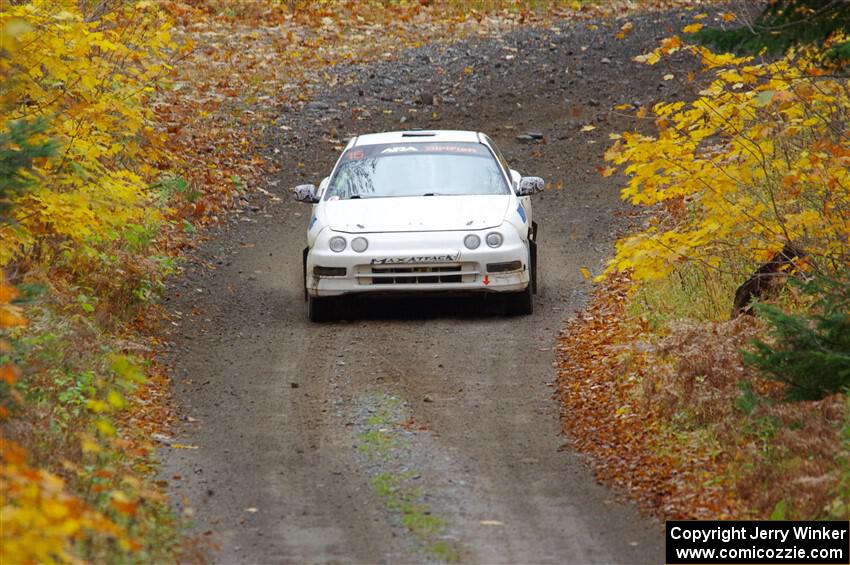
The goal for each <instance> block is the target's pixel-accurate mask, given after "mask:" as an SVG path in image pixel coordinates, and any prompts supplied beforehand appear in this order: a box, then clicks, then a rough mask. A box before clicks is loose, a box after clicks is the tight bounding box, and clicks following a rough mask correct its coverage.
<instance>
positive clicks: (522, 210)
mask: <svg viewBox="0 0 850 565" xmlns="http://www.w3.org/2000/svg"><path fill="white" fill-rule="evenodd" d="M516 213H517V214H519V217H520V218H522V223H523V224H525V223H527V222H528V216H526V215H525V208H523V207H522V204H520V205H519V206H517V207H516Z"/></svg>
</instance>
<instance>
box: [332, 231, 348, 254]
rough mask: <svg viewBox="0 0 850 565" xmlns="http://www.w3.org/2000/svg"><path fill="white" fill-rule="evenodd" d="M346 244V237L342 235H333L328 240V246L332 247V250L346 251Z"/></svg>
mask: <svg viewBox="0 0 850 565" xmlns="http://www.w3.org/2000/svg"><path fill="white" fill-rule="evenodd" d="M345 245H346V243H345V238H344V237H340V236H338V235H337V236H334V237H332V238H331V240H330V241H329V242H328V247H330V248H331V251H336V252H337V253H339V252H340V251H344V250H345Z"/></svg>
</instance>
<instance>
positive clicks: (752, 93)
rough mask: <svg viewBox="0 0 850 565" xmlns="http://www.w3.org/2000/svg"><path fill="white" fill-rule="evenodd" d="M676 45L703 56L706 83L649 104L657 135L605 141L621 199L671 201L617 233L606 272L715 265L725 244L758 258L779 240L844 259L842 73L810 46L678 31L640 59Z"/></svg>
mask: <svg viewBox="0 0 850 565" xmlns="http://www.w3.org/2000/svg"><path fill="white" fill-rule="evenodd" d="M682 49H684V50H687V51H689V52H690V53H692V54H693V55H695V56H697V57H699V58H700V59H701V60H702V63H703V65H704V67H705V68H706V70H707V71H708V72H710V73H711V74H712V76H711V79H712V80H711V82H710V84H708V85H707V86H706V88H704V89H703V90H702V91H701V92H700V93H699V97H698V98H697V99H696V100H694V101H692V102H687V103H686V102H682V101H678V102H673V103H659V104H656V105H655V107H654V108H653V110H654V114H655V118H656V120H655V121H656V125H657V135H642V134H639V133H635V132H627V133H624V134H623V135H622V137H621V138H620V139H618V141H617V142H616V144H615V145H614V146H613V147H611V148H610V149H609V150H608V152H607V153H606V159H607V160H609V161H612V162H613V163H615V164H616V165H620V166H621V167H622V170H623V172H625V173H626V175H628V177H629V180H628V184H627V185H626V187H625V188H624V189H623V190H622V197H623V199H624V200H627V201H628V202H630V203H631V204H633V205H637V206H645V207H652V206H657V205H664V206H665V207H666V208H667V210H668V211H669V212H670V213H669V214H667V215H665V216H663V219H662V218H660V217H656V218H655V220H654V222H652V223H651V225H649V226H647V227H646V229H644V230H643V231H641V232H639V233H637V234H635V235H632V236H629V237H626V238H624V239H622V240H621V241H619V242H618V243H617V249H616V256H615V257H614V259H613V260H612V261H611V262H610V263H609V265H608V268H607V271H606V273H610V272H613V271H626V270H632V271H633V276H634V278H635V279H636V280H652V279H658V278H663V277H665V276H666V275H668V274H669V273H671V272H672V271H673V270H674V269H675V268H676V266H677V265H680V264H682V263H684V262H694V263H698V264H700V265H701V266H703V267H705V268H709V269H720V268H721V263H725V261H724V260H723V258H724V257H726V258H728V257H729V256H730V255H731V256H734V257H736V258H738V259H741V260H743V261H744V262H746V261H753V262H757V261H765V260H767V259H768V258H769V257H771V256H772V255H773V254H774V253H775V252H777V251H778V250H780V249H782V247H783V245H784V244H785V243H786V242H787V243H792V244H794V245H796V246H797V247H799V248H802V249H803V250H804V251H805V252H806V255H807V261H808V263H809V266H810V267H811V268H813V269H824V270H827V271H829V270H833V269H835V268H836V267H838V266H841V265H847V264H848V262H850V80H848V79H847V78H846V77H845V78H841V77H840V76H833V75H831V74H830V73H828V72H827V71H824V70H823V69H821V68H819V67H818V66H817V65H816V64H815V63H814V57H812V56H810V54H809V53H807V52H798V53H793V52H792V53H789V54H788V55H787V56H785V57H784V58H781V59H779V60H777V61H774V62H760V63H757V62H755V60H754V59H753V58H751V57H738V56H735V55H731V54H717V53H713V52H711V51H710V50H708V49H705V48H703V47H698V46H689V45H683V44H682V42H681V41H680V40H679V39H678V38H673V39H669V40H665V42H664V43H663V44H662V46H661V47H659V49H657V50H656V51H654V52H653V53H650V54H649V55H646V56H642V57H640V58H639V60H640V61H642V62H645V63H647V64H654V63H656V62H657V61H658V60H659V59H660V58H661V57H663V56H664V55H666V54H669V53H672V52H675V51H678V50H682Z"/></svg>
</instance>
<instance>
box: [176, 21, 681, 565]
mask: <svg viewBox="0 0 850 565" xmlns="http://www.w3.org/2000/svg"><path fill="white" fill-rule="evenodd" d="M632 20H633V21H634V23H635V27H634V31H633V32H632V34H631V35H630V36H629V37H627V38H626V39H625V40H623V41H617V40H615V39H614V33H615V31H616V29H617V28H618V27H619V25H620V24H619V23H615V26H614V27H613V28H604V27H602V28H600V29H597V30H590V29H588V28H587V27H586V26H585V25H583V24H571V23H569V22H564V23H563V24H562V25H561V26H560V27H561V31H553V30H551V29H550V30H546V31H545V32H532V31H529V30H518V31H516V32H512V33H511V34H508V35H507V36H505V37H504V38H502V39H501V40H479V41H472V42H461V43H457V44H453V45H450V46H442V47H436V46H426V47H422V48H419V49H415V50H410V51H405V52H403V53H401V54H400V55H399V58H398V60H394V61H383V62H378V63H374V64H372V65H369V66H365V67H348V68H340V69H338V72H340V73H342V74H344V75H345V76H347V77H348V79H349V80H347V81H343V80H341V81H340V82H339V83H340V84H345V83H346V82H348V83H349V84H348V85H347V86H340V87H338V88H335V89H331V90H329V91H328V92H324V93H322V96H321V98H319V99H317V103H314V104H312V105H310V106H308V107H306V108H301V109H299V108H284V109H281V112H280V115H281V117H280V121H279V123H278V124H277V125H278V126H282V127H275V126H272V127H271V128H269V130H270V131H271V132H272V133H271V134H269V135H270V137H269V140H268V141H269V147H270V151H271V150H274V149H276V150H277V151H276V152H274V153H271V152H270V157H272V158H274V159H276V160H278V161H279V162H280V163H281V165H282V171H281V172H280V173H279V174H278V175H276V176H275V177H274V178H269V179H268V183H269V184H268V186H267V187H266V188H267V189H268V190H269V191H271V192H272V193H274V194H276V195H277V197H278V198H275V199H270V198H267V197H260V196H259V195H258V197H257V198H256V199H255V200H254V201H252V202H251V205H250V206H246V207H245V209H244V211H243V212H241V213H240V214H237V215H235V216H234V217H232V218H231V220H230V222H229V223H228V224H227V225H225V226H223V227H222V228H220V229H219V230H218V233H216V234H215V236H214V237H213V238H212V239H211V240H210V241H208V242H206V243H204V244H203V245H201V247H200V249H199V250H198V252H197V253H196V254H195V257H194V261H193V262H192V263H191V264H190V265H188V266H187V269H186V272H185V273H184V274H183V275H182V276H181V278H180V279H178V280H175V281H173V283H172V284H171V287H170V288H169V290H168V293H167V306H168V308H169V309H170V310H171V311H172V312H174V313H175V316H177V317H180V319H181V322H180V326H179V328H178V329H177V330H175V332H174V335H173V336H172V338H171V339H172V341H173V348H172V352H171V354H170V360H171V362H172V363H173V365H174V370H173V379H174V395H175V398H176V399H177V403H178V405H179V407H180V410H181V413H182V414H183V415H184V418H183V420H184V423H183V424H181V426H180V429H178V430H175V439H174V441H175V442H179V443H181V444H183V445H190V446H196V447H197V449H173V448H163V449H162V450H161V454H162V458H163V466H162V470H161V476H162V478H163V479H165V480H168V481H169V484H170V486H169V488H170V490H171V493H172V495H173V499H174V500H175V504H176V505H177V506H179V507H183V506H184V505H185V506H189V507H191V508H192V509H193V512H194V526H193V531H195V532H197V533H198V534H204V533H206V534H207V535H201V538H202V539H209V540H211V544H210V548H208V551H207V553H208V555H207V558H208V559H209V560H210V561H212V562H217V563H290V562H313V563H316V562H318V563H325V562H355V563H381V562H388V563H396V562H410V561H414V562H432V561H434V560H435V559H437V558H438V557H439V556H436V557H435V555H434V554H432V553H428V552H427V551H424V550H423V547H422V545H423V543H422V541H421V540H417V539H416V537H415V536H413V535H411V534H410V533H409V531H408V528H406V527H405V526H404V525H403V524H402V523H401V520H400V517H399V513H398V512H397V511H396V510H393V509H392V508H391V507H390V505H388V504H387V500H386V498H385V497H382V496H379V494H378V493H377V492H376V489H375V486H374V485H375V483H374V480H375V477H376V476H378V475H379V474H380V473H382V472H386V470H385V469H381V465H382V463H380V461H379V462H377V463H376V462H375V461H372V460H370V459H369V458H367V457H365V456H364V453H363V451H362V450H361V449H359V448H358V446H359V445H361V444H362V437H363V436H362V431H363V429H364V425H366V424H364V422H366V421H370V420H369V417H370V415H374V414H375V413H376V411H378V410H379V409H380V407H379V404H380V402H381V399H386V398H393V399H397V400H398V401H399V402H401V403H402V404H403V406H404V410H405V411H406V413H405V417H406V418H407V419H408V420H407V421H408V423H415V424H414V425H413V427H412V428H411V426H408V428H411V429H412V431H402V432H399V431H395V432H392V433H396V434H401V435H403V436H404V437H403V438H401V439H402V440H403V441H404V442H406V445H408V447H409V449H407V450H406V451H399V452H397V453H394V454H392V457H389V458H387V460H388V463H386V464H387V465H391V466H392V470H393V472H395V471H396V470H398V469H403V470H404V472H405V473H407V474H406V475H405V476H406V477H413V478H414V479H415V480H416V481H418V483H417V484H418V485H420V486H419V487H417V488H418V491H417V492H419V493H420V494H421V497H422V499H423V500H424V502H425V503H427V507H428V509H429V510H428V513H429V515H431V514H433V515H434V516H438V517H439V518H440V520H441V522H442V523H443V524H444V528H443V530H442V531H441V533H440V536H441V538H440V539H441V540H443V541H446V542H447V543H450V544H451V546H452V547H453V548H455V549H456V551H457V557H458V558H459V559H460V561H462V562H474V563H496V562H511V563H615V562H616V563H661V562H662V559H663V557H662V546H663V541H662V529H661V526H660V524H658V523H657V522H655V521H652V520H651V519H648V518H645V517H641V516H640V515H639V514H638V512H637V511H636V510H635V509H634V508H632V507H630V506H629V505H626V504H623V503H621V502H618V501H617V500H616V497H615V495H614V494H613V493H612V492H611V491H610V490H608V489H606V488H604V487H602V486H600V485H598V484H597V483H596V482H595V480H594V478H593V476H592V474H591V472H590V471H589V470H588V469H587V467H586V466H585V465H584V464H583V462H582V461H581V458H580V457H579V456H578V455H576V454H574V453H573V452H571V451H570V449H569V448H568V447H566V446H565V444H566V443H567V439H566V438H564V437H563V436H561V435H560V431H559V420H558V418H559V406H558V404H557V402H556V401H555V400H553V399H552V392H553V391H552V389H551V388H550V386H549V383H550V382H551V381H552V380H553V379H554V369H553V362H554V361H555V354H554V353H553V347H554V345H555V341H556V338H557V335H558V332H559V330H560V328H561V326H562V323H563V321H564V320H565V319H566V318H569V317H570V316H572V315H574V313H575V311H576V310H579V309H580V308H581V306H582V304H583V303H584V301H585V300H586V297H587V293H588V291H589V285H588V284H587V282H585V281H584V280H583V278H582V276H581V273H580V267H582V266H589V267H591V269H595V270H598V269H599V267H600V265H601V261H602V260H604V258H605V256H606V254H607V253H609V250H610V249H611V247H610V246H611V242H612V239H613V237H615V235H616V233H617V231H618V230H619V229H621V228H622V227H623V220H621V219H618V218H619V216H618V214H617V212H619V211H622V207H621V205H620V204H619V199H618V195H617V191H616V187H617V184H616V183H617V179H616V178H603V177H601V176H599V175H598V174H597V173H596V171H595V168H596V167H597V166H598V165H600V164H601V163H602V161H601V154H602V152H603V151H604V149H605V147H607V144H608V141H607V133H608V132H613V131H622V130H623V129H628V128H631V127H633V125H634V124H633V122H631V121H630V120H629V119H628V118H626V117H623V116H620V115H618V114H617V113H616V112H611V111H610V110H609V109H610V108H612V107H613V106H614V105H616V104H620V103H623V102H630V103H635V104H645V105H647V106H648V105H650V104H651V103H652V102H653V101H655V100H656V99H658V98H660V97H661V96H662V95H664V94H668V95H669V94H670V92H671V91H672V90H673V89H675V88H678V87H677V86H676V85H675V84H674V83H673V82H669V81H662V80H661V78H660V76H661V75H662V74H664V73H666V72H669V71H668V70H666V69H665V70H663V71H662V70H661V69H647V68H646V67H641V66H639V65H637V64H636V63H633V62H632V61H631V57H633V56H634V55H637V54H639V53H641V52H644V51H646V50H648V49H649V48H651V47H652V46H653V45H654V44H655V40H656V38H657V36H656V34H657V33H659V31H658V30H660V29H663V28H666V27H668V26H670V25H672V26H674V27H676V26H681V21H682V18H681V17H680V16H678V15H647V16H641V17H639V18H633V19H632ZM505 47H515V48H516V49H517V51H516V54H517V57H516V58H506V57H505V53H514V51H509V50H505ZM603 59H604V61H603ZM467 66H471V67H473V68H474V74H473V75H472V76H468V77H466V78H463V77H465V75H468V73H465V72H464V70H463V69H464V67H467ZM438 67H441V68H443V69H445V73H443V74H437V73H435V69H437V68H438ZM458 77H461V78H458ZM461 79H463V80H461ZM435 98H436V99H437V100H438V101H439V100H442V104H440V105H439V106H432V105H431V103H432V102H434V99H435ZM340 102H345V103H346V104H347V105H345V104H344V105H342V106H341V105H340ZM353 107H362V108H364V109H365V110H366V111H367V112H369V114H370V116H371V117H369V118H368V119H365V120H358V119H357V116H358V115H359V116H361V117H362V116H363V113H362V112H360V113H359V114H356V115H352V112H351V109H352V108H353ZM410 109H414V110H416V112H409V110H410ZM384 110H391V111H392V113H386V112H385V111H384ZM434 112H436V117H435V116H434V114H433V113H434ZM401 116H405V117H407V118H408V119H407V120H406V121H405V122H404V124H403V125H402V123H400V118H401ZM587 124H590V125H594V126H596V129H595V130H594V131H585V132H582V131H581V128H582V127H583V126H584V125H587ZM408 127H425V128H457V129H478V130H482V131H486V132H488V133H490V134H491V135H492V136H493V138H494V140H495V142H496V143H497V144H498V145H499V146H500V147H501V148H502V150H503V151H504V152H505V153H506V155H507V157H508V160H509V161H510V163H511V165H512V166H513V167H514V168H516V169H518V170H520V171H521V172H522V173H523V174H527V175H539V176H542V177H544V178H545V179H546V180H547V182H548V183H549V185H550V186H551V187H553V188H551V189H550V190H547V191H546V192H545V193H544V194H542V195H540V196H539V197H536V200H535V203H534V205H535V217H536V218H537V219H538V222H539V224H540V228H541V235H540V292H539V294H538V296H537V300H536V304H535V307H536V309H535V313H534V314H533V315H532V316H529V317H524V318H505V317H503V316H501V314H500V311H499V308H498V305H497V304H494V303H493V302H492V301H490V302H486V301H477V300H462V301H459V300H450V299H446V300H441V299H433V300H413V299H410V300H391V301H365V302H362V303H358V304H357V305H356V307H355V308H354V310H353V312H351V313H350V315H349V317H350V318H351V319H350V320H348V321H341V322H339V323H333V324H322V325H317V324H311V323H309V322H308V321H307V319H306V312H305V308H306V307H305V303H304V300H303V290H302V281H301V264H300V257H301V255H300V254H301V249H302V247H303V245H304V231H305V225H306V220H307V217H308V216H309V209H308V207H306V206H303V205H300V204H298V203H296V202H294V201H293V200H292V198H291V197H290V196H289V195H288V193H287V189H288V188H289V187H291V186H294V185H295V184H298V183H301V182H315V183H318V181H319V180H320V179H321V177H322V176H323V175H324V174H326V173H327V171H329V170H330V167H331V166H332V164H333V162H334V160H335V159H336V157H337V155H338V151H337V150H335V149H334V147H333V144H331V143H327V142H326V141H324V140H323V137H325V138H326V137H327V136H328V135H329V133H328V132H329V131H332V130H333V131H338V132H339V136H340V137H344V136H345V134H346V133H355V132H356V133H365V132H367V131H379V130H389V129H405V128H408ZM527 132H533V133H534V135H533V136H527V137H520V138H519V139H517V136H523V135H524V134H526V133H527ZM539 134H542V137H543V139H542V141H541V140H538V139H537V138H538V137H540V135H539ZM330 135H331V136H332V134H330ZM299 162H300V163H303V164H304V166H303V167H297V166H295V163H299ZM559 185H560V186H562V188H557V186H559ZM565 417H569V414H566V415H565ZM399 429H400V428H399ZM175 477H178V478H177V479H175ZM426 549H427V548H426Z"/></svg>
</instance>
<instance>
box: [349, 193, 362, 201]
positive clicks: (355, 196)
mask: <svg viewBox="0 0 850 565" xmlns="http://www.w3.org/2000/svg"><path fill="white" fill-rule="evenodd" d="M355 198H362V196H360V195H359V194H352V195H351V196H349V197H348V199H349V200H354V199H355Z"/></svg>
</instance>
